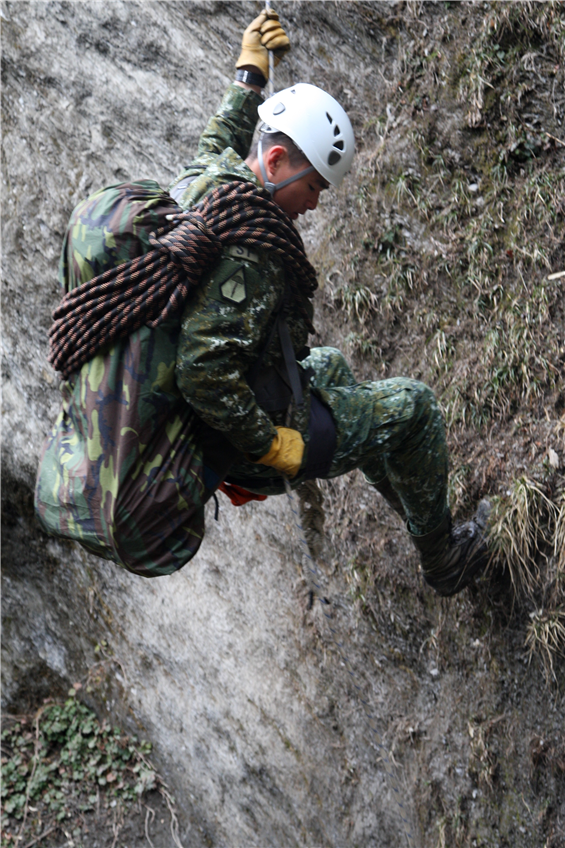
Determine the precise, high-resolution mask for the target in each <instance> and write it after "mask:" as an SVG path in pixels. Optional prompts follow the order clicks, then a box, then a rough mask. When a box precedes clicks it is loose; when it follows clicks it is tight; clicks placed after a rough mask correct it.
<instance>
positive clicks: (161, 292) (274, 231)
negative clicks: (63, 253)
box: [49, 182, 317, 378]
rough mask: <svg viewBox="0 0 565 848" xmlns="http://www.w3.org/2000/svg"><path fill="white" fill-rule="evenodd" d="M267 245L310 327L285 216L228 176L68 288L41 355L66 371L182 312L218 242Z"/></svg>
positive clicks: (302, 271)
mask: <svg viewBox="0 0 565 848" xmlns="http://www.w3.org/2000/svg"><path fill="white" fill-rule="evenodd" d="M233 243H237V244H243V245H245V246H247V247H250V248H253V247H254V248H262V249H267V250H271V251H272V252H273V254H274V255H275V256H278V257H279V258H280V259H281V260H282V261H283V263H284V265H285V268H286V270H287V272H288V281H289V284H290V287H291V290H292V293H293V295H294V298H293V304H294V305H295V307H296V308H297V309H298V311H299V312H300V314H301V316H302V318H303V319H304V321H305V323H306V326H307V327H308V330H309V332H311V333H313V332H314V327H313V326H312V322H311V320H310V317H309V314H308V310H307V302H306V298H311V297H312V295H313V294H314V291H315V290H316V288H317V280H316V272H315V270H314V268H313V267H312V265H311V264H310V262H309V261H308V259H307V258H306V253H305V250H304V244H303V242H302V239H301V237H300V235H299V234H298V232H297V231H296V230H295V229H294V227H293V226H292V221H291V219H290V218H289V217H288V215H286V213H285V212H283V211H282V209H281V208H280V207H279V206H277V204H276V203H273V201H272V200H271V198H270V195H269V193H268V192H267V191H265V189H262V188H257V186H255V185H254V184H253V183H250V182H231V183H226V184H225V185H222V186H219V187H218V188H215V189H213V190H212V191H211V192H209V193H208V194H207V195H206V197H205V198H204V199H203V200H202V201H201V202H200V203H199V204H198V205H197V206H195V207H194V208H193V209H190V210H189V211H187V212H183V213H179V215H178V216H176V217H175V220H174V221H173V222H171V224H170V225H168V226H165V227H161V228H160V229H158V230H157V231H156V232H155V233H152V234H151V236H150V244H151V246H152V248H153V249H152V250H150V251H149V252H148V253H146V254H144V255H143V256H139V257H137V258H136V259H132V260H131V261H129V262H125V263H123V264H122V265H119V266H117V267H116V268H111V269H109V270H108V271H106V272H105V273H104V274H100V275H99V276H98V277H94V278H93V279H92V280H89V281H88V282H86V283H83V284H82V285H81V286H79V287H78V288H76V289H73V291H71V292H68V293H67V294H66V295H65V296H64V298H63V299H62V301H61V303H60V304H59V306H58V307H57V308H56V309H55V310H54V312H53V324H52V326H51V329H50V331H49V340H50V353H49V361H50V362H51V364H52V365H53V367H54V368H55V369H56V370H57V371H60V372H61V374H62V375H63V377H65V378H67V377H69V376H70V375H71V374H72V373H74V372H75V371H77V370H78V369H79V368H80V367H81V366H82V365H84V363H85V362H88V361H89V359H92V357H93V356H95V355H96V354H97V353H98V352H99V351H100V350H101V349H102V348H103V347H105V346H107V345H110V344H112V343H113V342H115V341H118V340H119V339H123V338H126V337H127V336H129V335H131V333H133V332H135V330H137V329H139V327H141V326H143V325H144V324H147V325H148V326H150V327H156V326H158V325H159V324H161V323H162V322H164V321H167V320H168V319H172V318H179V317H180V316H181V315H182V312H183V310H184V306H185V304H186V301H187V299H188V297H189V295H190V291H191V288H192V287H194V286H197V285H198V284H199V282H200V278H201V277H202V274H203V273H204V271H205V270H206V269H207V268H209V267H210V265H212V264H213V263H214V262H216V261H217V260H218V258H219V255H220V252H221V250H222V248H223V247H224V245H228V244H233Z"/></svg>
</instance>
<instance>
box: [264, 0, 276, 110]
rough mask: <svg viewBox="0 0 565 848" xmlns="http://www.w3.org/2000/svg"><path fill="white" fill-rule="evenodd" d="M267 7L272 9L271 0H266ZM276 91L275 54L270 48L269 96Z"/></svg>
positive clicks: (268, 10)
mask: <svg viewBox="0 0 565 848" xmlns="http://www.w3.org/2000/svg"><path fill="white" fill-rule="evenodd" d="M265 9H266V10H267V12H270V11H271V3H270V0H265ZM274 93H275V55H274V53H273V51H272V50H269V97H272V96H273V94H274Z"/></svg>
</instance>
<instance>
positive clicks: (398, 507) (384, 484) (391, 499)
mask: <svg viewBox="0 0 565 848" xmlns="http://www.w3.org/2000/svg"><path fill="white" fill-rule="evenodd" d="M371 486H372V487H373V489H376V490H377V492H380V494H381V495H382V496H383V498H384V499H385V501H386V502H387V503H388V505H389V506H391V507H392V509H393V510H394V511H395V512H396V513H397V515H399V516H400V517H401V518H402V520H403V521H406V513H405V512H404V507H403V506H402V501H401V500H400V498H399V497H398V495H397V494H396V492H395V490H394V489H393V488H392V485H391V482H390V480H389V479H388V477H384V478H383V479H382V480H379V482H378V483H371Z"/></svg>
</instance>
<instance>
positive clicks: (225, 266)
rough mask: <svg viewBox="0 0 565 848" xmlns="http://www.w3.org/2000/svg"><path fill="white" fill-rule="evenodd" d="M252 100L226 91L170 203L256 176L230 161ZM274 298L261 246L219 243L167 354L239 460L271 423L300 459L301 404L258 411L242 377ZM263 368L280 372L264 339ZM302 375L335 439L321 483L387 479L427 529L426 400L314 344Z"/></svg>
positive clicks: (182, 384)
mask: <svg viewBox="0 0 565 848" xmlns="http://www.w3.org/2000/svg"><path fill="white" fill-rule="evenodd" d="M259 102H260V99H259V97H258V96H257V95H255V94H254V93H253V92H251V91H246V90H244V89H241V88H240V87H239V86H234V85H232V86H230V87H229V88H228V90H227V92H226V95H225V96H224V100H223V102H222V105H221V107H220V110H219V112H218V113H217V114H216V115H215V116H214V117H213V118H212V119H211V120H210V122H209V124H208V126H207V128H206V130H205V131H204V133H203V134H202V136H201V139H200V145H199V148H198V155H197V158H196V160H195V161H194V162H193V163H192V164H191V165H190V167H189V168H187V169H186V170H185V171H184V172H183V173H182V174H180V175H179V177H178V178H177V180H176V181H175V184H173V186H172V190H173V191H174V185H176V184H177V183H182V181H183V179H185V178H186V177H196V179H194V181H193V182H191V183H190V185H189V186H188V187H187V189H186V190H185V192H184V194H183V195H182V197H180V198H178V197H177V202H179V200H180V205H181V206H183V207H184V208H188V207H189V206H190V205H192V204H194V203H196V202H198V200H199V199H200V198H201V197H202V195H203V194H205V193H206V192H207V191H208V190H209V189H210V188H212V187H213V186H215V185H218V184H221V183H222V182H226V181H228V180H230V179H233V178H234V177H235V176H239V178H244V179H246V180H250V181H253V182H256V183H257V184H259V183H258V181H257V179H256V177H255V176H254V174H253V172H252V171H251V170H250V169H249V168H248V167H247V165H246V164H245V162H243V161H242V159H243V157H245V156H246V154H247V151H248V149H249V146H250V143H251V137H252V133H253V129H254V126H255V123H256V108H257V105H258V104H259ZM283 291H284V269H283V266H282V264H281V263H280V262H279V261H277V260H276V259H273V258H271V257H270V256H269V253H268V252H267V251H265V252H255V253H249V252H248V251H246V250H245V249H244V248H238V247H233V246H232V247H231V248H228V249H227V250H226V251H225V252H224V254H223V256H222V258H221V261H220V262H219V263H218V264H217V265H216V266H215V267H214V268H213V269H211V271H210V272H209V274H207V275H206V276H205V277H204V278H203V280H202V284H201V286H200V288H199V289H198V291H197V292H196V296H195V297H194V299H192V300H191V302H190V303H189V304H188V306H187V308H186V310H185V314H184V316H183V321H182V326H181V334H180V339H179V344H178V351H177V363H176V381H177V385H178V387H179V388H180V390H181V392H182V394H183V396H184V397H185V398H186V400H187V401H188V402H189V403H190V404H191V406H192V407H193V408H194V410H195V411H196V412H197V413H198V415H199V417H200V418H201V419H202V420H203V421H204V422H206V423H207V424H208V425H210V427H212V428H213V430H214V431H216V432H220V433H221V434H223V435H224V436H225V437H226V438H227V440H228V441H229V443H230V444H231V445H233V447H234V448H236V449H237V450H238V451H240V452H241V453H242V454H246V455H249V454H250V455H253V456H255V457H260V456H262V455H264V454H265V453H267V451H268V450H269V447H270V445H271V442H272V440H273V437H274V435H275V429H274V426H273V422H274V423H276V424H285V423H286V424H290V426H291V427H294V428H296V429H298V430H300V432H301V433H302V436H303V438H304V441H305V443H306V450H305V456H304V461H303V464H302V468H301V471H300V472H299V474H298V475H297V477H296V478H294V479H293V481H292V485H293V486H296V485H298V484H299V483H300V482H302V481H303V479H304V473H303V469H304V466H305V464H306V461H307V457H308V448H309V445H308V417H309V406H308V400H307V402H306V404H305V406H304V409H303V410H302V411H297V410H296V409H294V410H293V412H292V416H291V418H290V422H288V420H285V418H286V416H285V413H271V414H270V415H267V414H266V413H265V412H264V411H263V410H262V409H261V408H260V406H259V405H258V404H257V402H256V400H255V397H254V395H253V392H252V391H251V389H250V388H249V385H248V383H247V381H246V374H247V373H248V371H249V370H250V368H251V367H252V366H253V364H254V362H255V361H256V359H257V356H258V355H259V352H260V351H261V349H262V346H263V345H264V344H265V340H266V339H267V338H268V335H269V331H270V328H271V325H272V322H273V320H274V318H273V313H274V310H275V308H276V305H277V304H278V302H279V300H280V298H281V296H282V294H283ZM288 323H289V327H290V333H291V337H292V341H293V345H294V349H295V351H297V353H298V356H299V358H300V351H302V350H303V349H304V347H305V345H306V342H307V336H308V332H307V329H306V327H305V325H304V321H303V319H302V318H301V316H300V315H299V313H298V311H291V313H290V315H289V317H288ZM264 364H265V365H266V366H268V365H271V364H275V365H277V366H279V367H280V366H281V365H282V354H281V351H280V348H279V345H278V344H277V343H273V345H272V350H269V352H268V354H267V355H266V357H265V359H264ZM300 364H301V367H303V368H304V369H307V368H309V369H311V372H313V376H312V377H311V380H310V384H311V387H312V391H313V392H314V393H315V394H316V395H317V396H318V397H319V399H320V400H321V401H322V402H323V403H324V404H325V405H326V406H327V407H328V408H329V409H330V411H331V414H332V417H333V420H334V422H335V425H336V435H337V444H336V450H335V453H334V456H333V460H332V463H331V468H330V470H329V473H328V474H327V476H328V477H336V476H338V475H340V474H344V473H345V472H347V471H351V470H353V469H354V468H360V469H361V470H362V471H363V472H364V473H365V475H366V477H367V479H368V480H369V482H374V483H378V482H379V481H380V480H382V479H383V478H384V477H388V479H389V480H390V482H391V483H392V484H393V486H394V488H395V489H396V491H397V492H398V494H399V495H400V497H401V499H402V502H403V505H404V508H405V511H406V514H407V517H408V522H409V527H410V529H411V531H412V532H413V533H415V534H424V533H426V532H427V531H428V530H431V529H433V528H434V527H435V526H437V525H438V524H439V522H440V521H441V519H442V517H443V515H444V514H445V511H446V483H447V453H446V446H445V436H444V430H443V424H442V419H441V415H440V412H439V409H438V407H437V404H436V401H435V398H434V396H433V393H432V392H431V391H430V390H429V389H428V388H427V387H426V386H425V385H423V384H422V383H419V382H417V381H415V380H409V379H404V378H398V379H393V380H385V381H381V382H364V383H357V382H356V381H355V378H354V377H353V374H352V373H351V370H350V369H349V367H348V365H347V363H346V362H345V360H344V358H343V356H342V354H341V353H340V352H339V351H337V350H335V349H331V348H318V349H314V350H313V351H311V353H310V355H309V356H307V357H306V358H305V359H303V360H302V362H301V363H300ZM228 480H229V481H232V482H236V483H239V484H240V485H243V486H245V487H246V488H248V489H250V490H252V491H257V492H262V493H264V494H279V493H281V492H282V491H283V490H284V489H283V481H282V478H281V477H280V475H278V474H277V472H276V471H273V469H272V468H269V467H266V466H262V465H258V464H255V463H253V462H251V461H249V460H246V459H245V458H244V457H239V459H238V460H237V461H236V463H235V464H234V465H233V466H232V467H231V469H230V471H229V476H228Z"/></svg>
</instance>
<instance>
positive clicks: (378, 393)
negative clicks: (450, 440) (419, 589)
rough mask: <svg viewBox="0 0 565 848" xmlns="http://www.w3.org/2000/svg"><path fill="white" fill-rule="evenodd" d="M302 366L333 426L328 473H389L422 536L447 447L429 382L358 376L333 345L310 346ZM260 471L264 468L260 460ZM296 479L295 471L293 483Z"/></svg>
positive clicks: (433, 513) (436, 512)
mask: <svg viewBox="0 0 565 848" xmlns="http://www.w3.org/2000/svg"><path fill="white" fill-rule="evenodd" d="M303 365H304V366H306V367H310V368H312V369H313V371H314V373H315V376H314V377H313V379H312V387H313V390H314V391H315V393H316V394H317V395H318V397H319V398H320V400H321V401H322V402H323V403H324V404H326V406H327V407H328V408H329V409H330V411H331V413H332V417H333V419H334V422H335V425H336V431H337V444H336V450H335V453H334V456H333V460H332V464H331V468H330V471H329V473H328V475H327V477H328V478H331V477H338V476H339V475H341V474H345V473H347V472H348V471H353V469H355V468H359V469H360V470H361V471H362V472H363V474H364V475H365V477H366V479H367V480H368V482H369V483H379V482H380V481H381V480H383V479H384V478H386V477H388V479H389V481H390V483H391V484H392V486H393V488H394V489H395V490H396V492H397V494H398V495H399V497H400V499H401V501H402V504H403V506H404V510H405V512H406V516H407V519H408V527H409V530H410V532H411V533H413V534H415V535H423V534H425V533H428V532H429V531H430V530H433V529H434V528H435V527H437V525H438V524H439V523H440V522H441V520H442V518H443V516H444V515H445V511H446V508H447V446H446V443H445V431H444V426H443V420H442V416H441V413H440V411H439V408H438V405H437V402H436V399H435V396H434V394H433V392H432V391H431V389H429V388H428V387H427V386H426V385H424V384H423V383H420V382H418V381H417V380H410V379H408V378H405V377H396V378H394V379H390V380H379V381H374V382H373V381H365V382H362V383H358V382H356V380H355V377H354V376H353V373H352V372H351V369H350V368H349V365H348V364H347V362H346V360H345V358H344V356H343V355H342V354H341V353H340V351H339V350H336V349H335V348H329V347H322V348H314V349H313V350H312V352H311V354H310V356H309V357H308V358H307V359H305V360H304V362H303ZM255 468H256V469H257V468H258V467H257V466H255ZM259 468H261V466H259ZM252 469H253V466H252V465H251V463H247V462H246V463H245V464H244V466H243V465H242V466H238V467H234V468H232V469H231V471H230V477H232V475H233V476H234V477H238V476H239V473H238V472H240V471H241V472H243V475H244V476H245V478H249V474H250V472H251V471H252ZM262 470H263V475H264V473H265V469H264V466H263V467H262ZM259 479H260V477H259V475H258V476H257V482H258V488H257V489H256V490H257V491H259V490H260V491H263V492H265V493H270V494H279V493H282V492H283V491H284V487H283V486H282V485H280V486H279V485H273V478H272V477H271V478H270V479H269V484H270V485H268V486H267V487H266V488H264V487H263V486H261V485H260V483H259ZM302 479H303V477H301V475H300V474H298V475H297V477H295V478H294V479H293V480H292V486H293V488H294V487H295V486H297V485H299V484H300V483H301V482H302ZM265 482H266V481H265ZM248 487H249V488H251V486H248Z"/></svg>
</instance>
